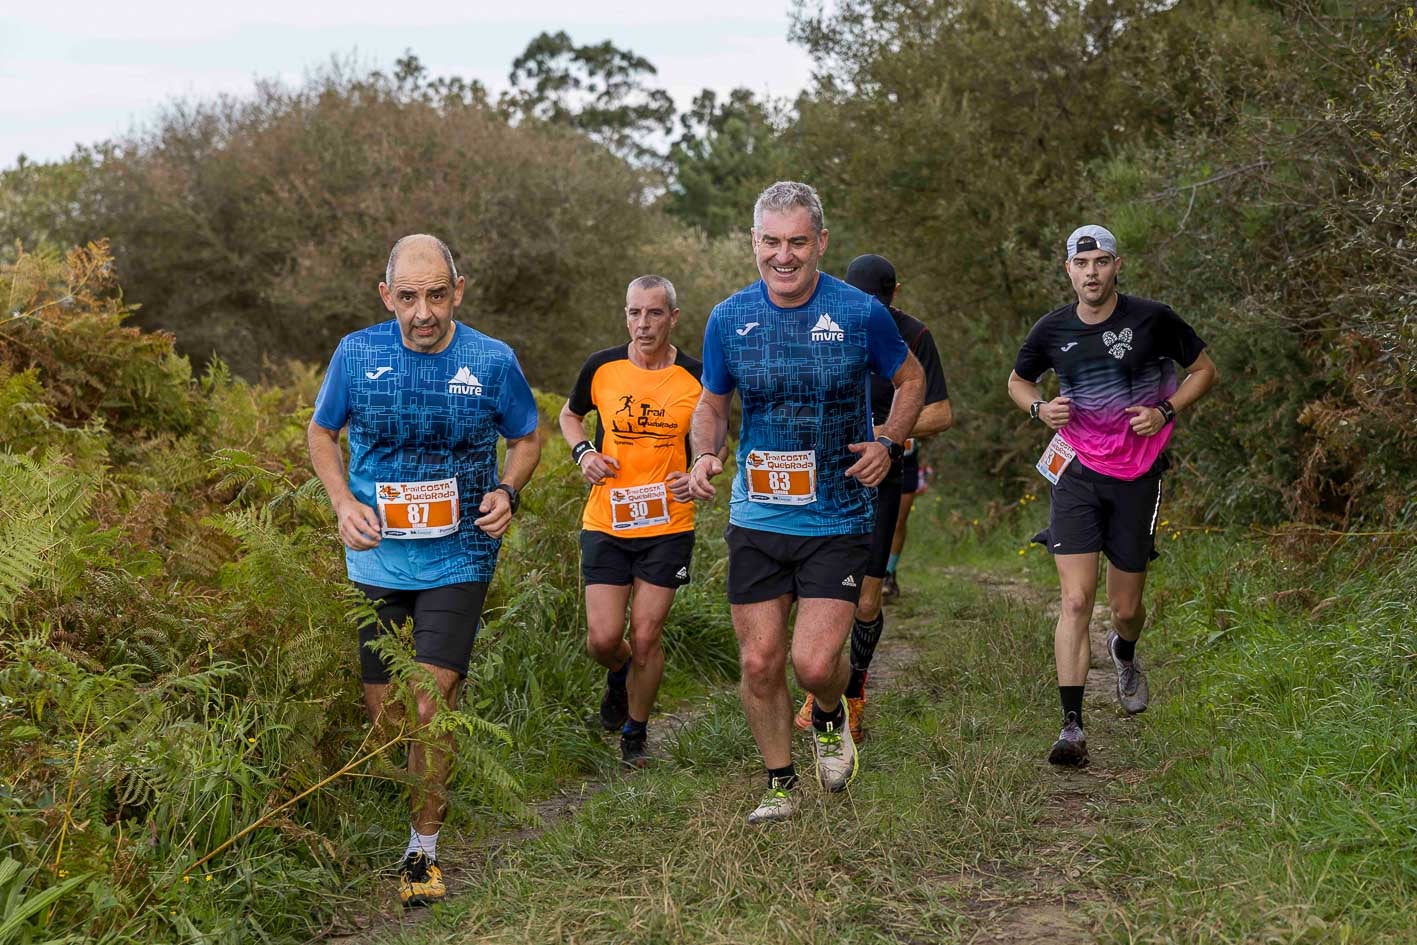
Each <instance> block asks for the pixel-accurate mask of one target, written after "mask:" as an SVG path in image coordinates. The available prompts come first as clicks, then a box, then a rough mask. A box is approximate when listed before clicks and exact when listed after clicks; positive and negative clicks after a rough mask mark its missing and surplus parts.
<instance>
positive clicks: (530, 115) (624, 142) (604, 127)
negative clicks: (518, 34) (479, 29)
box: [501, 32, 675, 164]
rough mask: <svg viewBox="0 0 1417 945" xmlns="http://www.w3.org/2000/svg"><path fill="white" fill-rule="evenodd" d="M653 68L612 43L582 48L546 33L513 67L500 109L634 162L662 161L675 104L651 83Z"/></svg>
mask: <svg viewBox="0 0 1417 945" xmlns="http://www.w3.org/2000/svg"><path fill="white" fill-rule="evenodd" d="M657 74H658V73H657V70H656V69H655V67H654V65H653V64H652V63H651V62H650V61H649V60H648V59H645V58H644V57H642V56H637V55H635V53H633V52H631V51H630V50H628V49H620V48H619V47H617V46H615V45H614V44H613V43H611V42H610V41H609V40H606V41H605V42H603V43H597V44H595V45H591V46H577V45H576V44H575V42H574V41H572V39H571V37H570V36H569V35H568V34H567V33H565V32H557V33H542V34H540V35H539V36H537V37H536V38H535V39H533V40H532V41H531V42H530V43H528V44H527V47H526V49H525V50H524V51H523V52H522V54H521V55H520V56H518V57H517V58H516V61H514V62H513V63H512V72H511V76H510V77H509V78H510V82H511V91H510V92H508V93H507V94H506V95H504V96H503V98H502V103H501V104H502V109H503V111H504V112H505V113H506V114H508V116H509V117H511V118H513V119H514V120H519V121H539V122H547V123H550V124H557V125H565V126H567V127H570V128H574V129H576V130H577V131H580V132H583V133H584V134H586V135H589V136H590V137H591V138H593V139H595V140H596V141H599V142H600V143H601V144H603V145H605V146H606V147H607V148H609V149H610V150H611V151H613V152H615V153H616V154H618V155H619V156H621V157H623V158H626V159H627V160H630V161H633V162H636V163H641V164H643V163H652V162H654V161H655V160H657V159H659V158H660V155H661V150H660V148H661V147H662V143H661V142H660V141H659V140H658V139H661V138H662V137H664V136H667V135H668V134H669V133H670V132H671V131H672V130H673V127H674V111H675V109H674V100H673V99H672V98H670V96H669V93H668V92H665V91H664V90H663V89H657V88H651V87H650V86H649V85H648V84H647V83H648V81H649V80H650V79H651V78H653V77H654V76H655V75H657Z"/></svg>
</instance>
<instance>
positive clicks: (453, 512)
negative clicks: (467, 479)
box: [374, 476, 459, 538]
mask: <svg viewBox="0 0 1417 945" xmlns="http://www.w3.org/2000/svg"><path fill="white" fill-rule="evenodd" d="M374 495H375V497H376V498H377V499H378V503H379V524H380V525H381V526H382V528H381V529H380V531H381V533H382V534H383V536H384V537H385V538H441V537H442V536H444V535H451V534H452V533H453V532H455V531H457V530H458V520H459V516H458V480H457V477H456V476H454V477H453V478H452V479H438V480H435V481H432V482H381V483H378V484H377V485H376V486H375V491H374Z"/></svg>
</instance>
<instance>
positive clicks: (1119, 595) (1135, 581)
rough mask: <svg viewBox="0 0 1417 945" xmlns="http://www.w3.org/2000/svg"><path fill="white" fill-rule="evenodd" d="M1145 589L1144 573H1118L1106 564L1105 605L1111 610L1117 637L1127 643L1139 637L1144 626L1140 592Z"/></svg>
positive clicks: (1144, 611) (1144, 612)
mask: <svg viewBox="0 0 1417 945" xmlns="http://www.w3.org/2000/svg"><path fill="white" fill-rule="evenodd" d="M1145 588H1146V572H1145V571H1142V572H1140V573H1133V572H1131V571H1119V570H1118V569H1117V567H1116V566H1115V565H1113V564H1112V563H1111V562H1110V561H1109V562H1108V563H1107V604H1108V606H1109V607H1111V610H1112V626H1113V628H1114V629H1115V630H1116V631H1117V636H1119V637H1121V638H1122V639H1123V640H1126V641H1127V642H1129V643H1135V642H1136V641H1137V640H1138V638H1140V637H1141V631H1142V627H1144V626H1145V625H1146V605H1145V604H1144V603H1142V591H1143V590H1145Z"/></svg>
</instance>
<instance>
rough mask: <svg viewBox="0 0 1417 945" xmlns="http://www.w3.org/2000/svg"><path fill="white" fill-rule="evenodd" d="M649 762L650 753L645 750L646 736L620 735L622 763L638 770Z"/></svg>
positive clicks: (623, 765)
mask: <svg viewBox="0 0 1417 945" xmlns="http://www.w3.org/2000/svg"><path fill="white" fill-rule="evenodd" d="M648 764H649V753H648V752H646V751H645V736H643V735H625V734H623V733H622V734H621V735H620V765H621V767H624V768H629V769H630V770H632V771H634V770H638V769H640V768H643V767H645V766H646V765H648Z"/></svg>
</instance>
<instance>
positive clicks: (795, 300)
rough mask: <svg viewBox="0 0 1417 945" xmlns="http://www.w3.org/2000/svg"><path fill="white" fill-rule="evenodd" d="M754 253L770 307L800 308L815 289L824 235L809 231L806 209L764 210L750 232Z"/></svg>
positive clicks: (810, 224) (825, 236) (824, 247)
mask: <svg viewBox="0 0 1417 945" xmlns="http://www.w3.org/2000/svg"><path fill="white" fill-rule="evenodd" d="M753 251H754V253H755V254H756V256H757V259H758V274H759V275H761V276H762V277H763V282H764V283H765V284H766V285H767V287H768V296H769V297H770V298H771V299H772V301H773V303H774V304H776V305H781V306H783V307H784V308H786V307H790V306H794V305H801V304H802V303H803V302H806V301H807V299H808V298H809V297H810V296H811V295H812V290H813V289H815V288H816V287H817V264H818V263H819V262H820V261H821V258H822V253H824V252H826V251H827V231H826V230H822V232H821V233H814V232H813V231H812V215H811V214H810V213H808V212H807V208H806V207H793V208H792V209H791V210H765V211H763V219H762V224H761V225H760V226H758V227H755V228H754V229H753Z"/></svg>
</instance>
